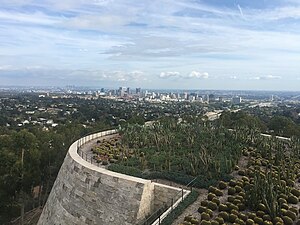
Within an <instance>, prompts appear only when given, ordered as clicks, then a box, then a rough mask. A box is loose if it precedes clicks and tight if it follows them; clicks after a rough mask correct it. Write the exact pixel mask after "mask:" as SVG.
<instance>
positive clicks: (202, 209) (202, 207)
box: [198, 205, 206, 213]
mask: <svg viewBox="0 0 300 225" xmlns="http://www.w3.org/2000/svg"><path fill="white" fill-rule="evenodd" d="M205 211H206V207H205V206H202V205H201V206H199V208H198V212H199V213H203V212H205Z"/></svg>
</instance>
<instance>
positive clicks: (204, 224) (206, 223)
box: [200, 220, 211, 225]
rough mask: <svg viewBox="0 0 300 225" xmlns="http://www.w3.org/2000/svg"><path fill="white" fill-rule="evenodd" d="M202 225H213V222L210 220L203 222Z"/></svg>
mask: <svg viewBox="0 0 300 225" xmlns="http://www.w3.org/2000/svg"><path fill="white" fill-rule="evenodd" d="M200 225H211V222H210V221H208V220H202V221H201V223H200Z"/></svg>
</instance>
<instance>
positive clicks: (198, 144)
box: [110, 118, 254, 187]
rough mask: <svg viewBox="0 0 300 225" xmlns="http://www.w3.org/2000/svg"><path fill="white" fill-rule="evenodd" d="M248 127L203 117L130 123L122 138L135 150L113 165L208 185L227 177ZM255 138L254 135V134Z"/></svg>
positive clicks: (133, 172) (144, 174) (244, 142)
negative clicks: (224, 124) (215, 122)
mask: <svg viewBox="0 0 300 225" xmlns="http://www.w3.org/2000/svg"><path fill="white" fill-rule="evenodd" d="M246 132H247V130H243V131H242V130H239V131H232V130H228V129H226V128H224V127H222V126H213V125H211V123H208V122H203V121H202V120H197V119H196V120H194V121H190V122H187V121H178V120H176V119H171V118H167V119H162V120H160V121H159V122H154V123H152V124H151V125H149V126H141V125H128V126H126V127H125V128H124V129H123V130H122V131H121V134H122V142H123V144H125V145H127V146H128V148H129V149H130V150H132V151H133V152H132V154H130V155H129V156H128V160H123V161H121V162H119V164H117V165H112V166H110V169H111V170H114V171H120V172H121V171H122V172H123V173H128V174H131V175H135V176H141V177H145V178H164V179H170V180H173V181H176V182H180V183H183V184H188V183H189V182H190V181H192V180H193V179H194V178H195V177H197V179H196V180H195V181H194V183H193V185H195V186H198V187H207V186H208V185H210V184H212V183H214V182H216V181H217V180H219V179H226V178H228V174H229V173H230V172H231V170H232V168H233V167H234V165H236V163H237V161H238V159H239V158H240V156H241V154H242V149H243V147H244V146H246V145H247V141H248V142H249V141H251V140H246V137H248V136H249V135H248V134H247V133H246ZM253 138H254V137H253Z"/></svg>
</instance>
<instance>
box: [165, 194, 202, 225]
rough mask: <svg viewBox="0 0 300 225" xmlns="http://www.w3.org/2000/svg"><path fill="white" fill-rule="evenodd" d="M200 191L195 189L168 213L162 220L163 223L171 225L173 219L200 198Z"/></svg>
mask: <svg viewBox="0 0 300 225" xmlns="http://www.w3.org/2000/svg"><path fill="white" fill-rule="evenodd" d="M198 196H199V193H198V192H197V191H195V190H193V191H192V192H191V193H190V194H189V195H188V196H187V197H186V198H185V199H184V200H183V201H182V202H180V203H179V205H178V206H177V207H176V208H175V209H174V210H173V211H172V212H171V213H169V214H168V215H167V217H166V218H165V219H164V220H163V221H162V222H161V225H171V224H172V223H173V221H174V220H175V219H176V218H177V217H178V216H179V215H180V214H182V213H183V211H184V210H185V209H186V208H187V207H188V206H189V205H190V204H192V203H193V202H195V201H196V199H197V198H198Z"/></svg>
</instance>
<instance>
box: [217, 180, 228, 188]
mask: <svg viewBox="0 0 300 225" xmlns="http://www.w3.org/2000/svg"><path fill="white" fill-rule="evenodd" d="M218 187H219V188H220V189H221V190H223V189H226V188H227V183H226V182H224V181H220V182H219V184H218Z"/></svg>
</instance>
